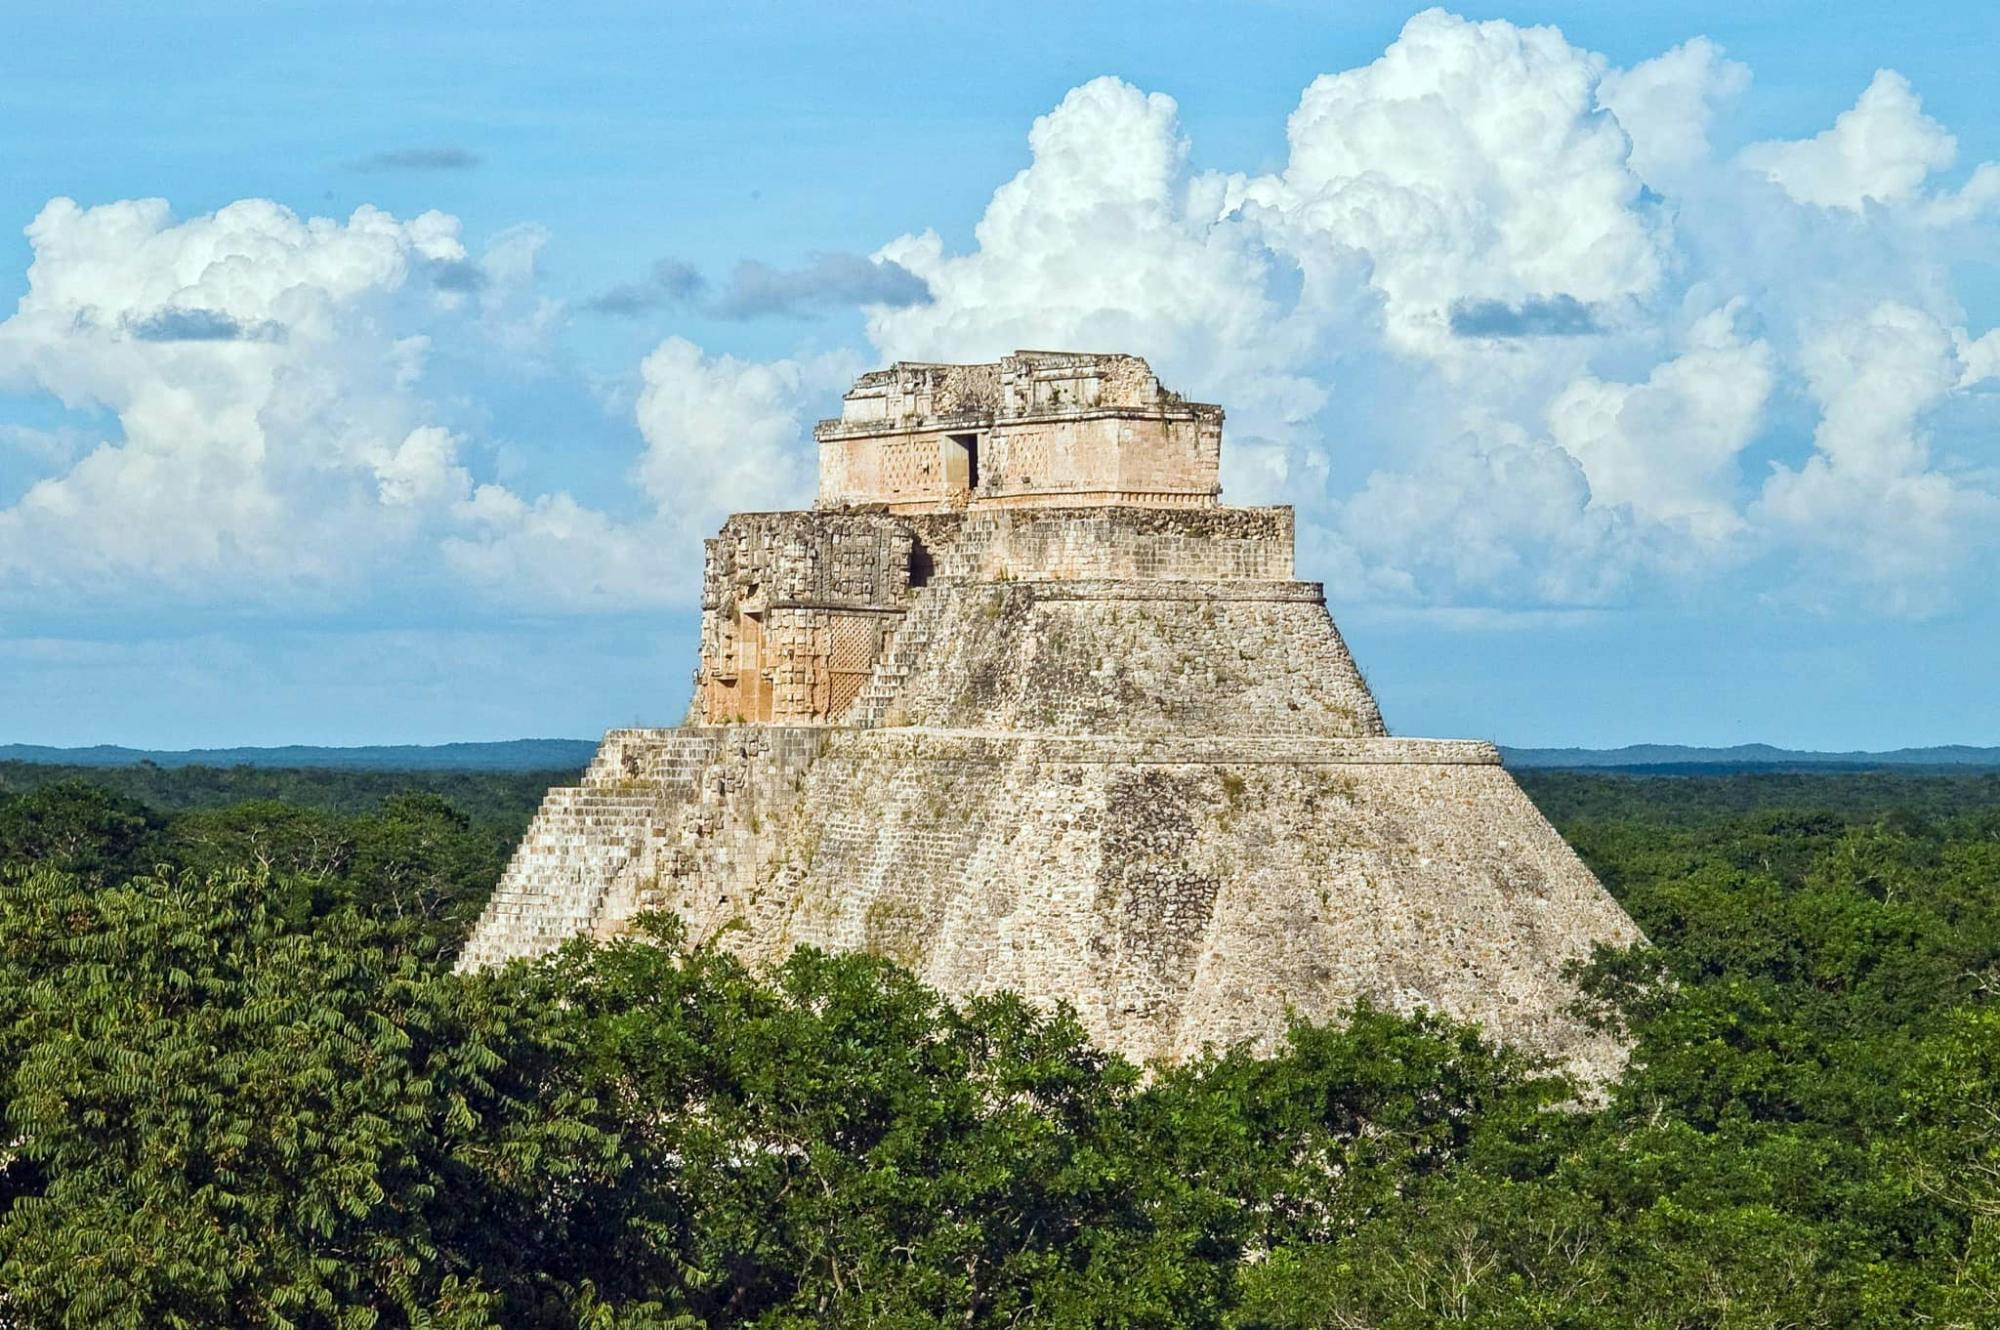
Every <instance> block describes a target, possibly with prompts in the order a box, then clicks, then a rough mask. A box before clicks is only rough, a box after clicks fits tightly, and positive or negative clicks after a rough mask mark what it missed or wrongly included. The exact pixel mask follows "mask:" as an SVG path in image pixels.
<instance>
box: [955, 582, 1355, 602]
mask: <svg viewBox="0 0 2000 1330" xmlns="http://www.w3.org/2000/svg"><path fill="white" fill-rule="evenodd" d="M934 585H937V586H956V587H959V588H961V589H967V590H970V589H977V590H981V591H987V592H1000V593H1003V594H1015V593H1022V594H1026V595H1028V596H1030V597H1032V598H1033V599H1035V600H1126V601H1158V600H1181V601H1197V602H1213V601H1258V602H1276V603H1282V604H1301V605H1324V604H1325V603H1326V590H1325V588H1324V587H1322V586H1321V585H1320V584H1319V583H1318V582H1256V581H1228V582H1224V581H1215V582H1193V581H1188V582H1154V581H1143V582H1142V581H1138V580H1136V579H1135V580H1131V581H1098V580H1095V579H1089V580H1086V579H1082V578H1079V579H1077V580H1075V581H1069V580H1065V579H1054V578H1047V579H1036V580H1032V581H1030V580H1027V579H1020V580H1010V581H1005V582H994V581H989V580H983V579H982V580H974V579H967V580H965V581H962V582H958V581H950V580H947V579H944V578H940V579H938V581H937V582H936V583H935V584H934Z"/></svg>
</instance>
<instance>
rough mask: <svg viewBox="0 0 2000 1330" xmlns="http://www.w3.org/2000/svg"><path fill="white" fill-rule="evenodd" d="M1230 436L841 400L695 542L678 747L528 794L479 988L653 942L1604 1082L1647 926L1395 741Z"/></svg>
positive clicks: (996, 369)
mask: <svg viewBox="0 0 2000 1330" xmlns="http://www.w3.org/2000/svg"><path fill="white" fill-rule="evenodd" d="M1222 419H1223V413H1222V410H1221V408H1220V407H1217V406H1210V405H1204V404H1201V403H1195V402H1187V401H1184V400H1183V399H1182V398H1181V397H1180V396H1179V395H1178V394H1176V393H1173V392H1170V391H1168V390H1166V389H1164V388H1162V387H1161V386H1160V384H1159V381H1158V380H1157V379H1156V378H1155V377H1154V376H1153V373H1152V371H1151V369H1150V368H1148V366H1147V364H1146V362H1145V361H1144V360H1141V359H1139V358H1138V357H1136V356H1127V355H1082V354H1073V353H1066V352H1065V353H1058V352H1042V351H1020V352H1016V353H1015V354H1014V355H1011V356H1008V357H1006V358H1005V359H1003V360H1001V361H999V362H998V363H997V364H985V365H941V364H911V363H898V364H896V365H893V366H891V367H890V368H888V369H886V370H881V371H877V372H874V373H870V374H866V375H863V376H862V378H861V379H860V381H859V382H857V383H856V384H855V386H854V388H853V389H852V390H851V391H850V392H849V393H848V394H847V396H846V398H845V399H844V401H843V402H842V405H841V413H840V416H839V417H838V418H837V419H833V420H826V421H822V422H821V423H820V424H819V426H818V427H817V429H816V430H815V431H814V435H815V438H816V439H817V442H818V446H819V454H820V493H819V498H818V501H817V502H816V503H815V505H814V507H813V508H812V509H811V510H810V511H802V512H777V513H739V514H737V515H736V516H734V517H731V518H730V519H729V520H728V521H727V522H725V523H724V524H723V527H722V530H721V532H720V533H719V534H717V535H716V536H715V537H714V538H713V539H711V540H710V541H709V542H708V547H707V561H706V567H705V570H704V575H703V584H702V587H703V589H702V626H701V650H700V659H699V662H698V663H697V666H696V669H695V678H694V696H693V701H692V703H691V704H690V708H689V715H688V717H687V720H686V723H685V724H683V725H681V726H679V727H677V728H672V729H625V730H613V731H611V732H610V733H609V734H607V735H606V736H605V739H604V743H603V746H602V747H601V748H600V749H599V750H598V754H597V757H596V759H595V760H594V761H593V762H592V763H591V766H590V768H589V769H588V770H587V771H586V772H585V773H584V777H583V781H582V783H581V784H580V785H577V786H573V787H563V788H558V789H554V790H551V791H550V792H549V795H548V797H547V799H546V800H545V801H544V802H543V805H542V808H541V811H540V812H539V813H538V814H537V815H536V818H535V821H534V824H533V825H532V827H531V828H530V829H529V832H528V834H527V837H526V838H525V839H524V840H523V841H522V843H521V845H520V847H519V849H518V850H516V852H515V855H514V859H513V861H512V863H511V864H510V865H509V866H508V869H507V872H506V875H505V877H504V878H503V880H502V881H501V883H500V886H499V888H498V889H497V890H496V891H495V893H494V896H493V898H492V901H491V903H490V904H489V905H488V906H487V909H486V912H485V914H484V915H483V916H482V918H481V919H480V921H479V924H478V926H477V927H476V929H475V930H474V933H473V936H472V938H471V941H470V942H469V943H468V944H467V947H466V950H465V952H464V954H463V956H462V957H461V959H460V965H461V967H462V968H470V967H475V966H479V965H485V964H491V963H495V962H498V961H501V960H505V959H508V958H511V957H516V956H530V955H535V954H538V953H540V952H543V951H546V950H548V949H550V948H552V947H554V946H556V945H558V944H559V943H560V942H562V941H563V940H564V939H565V938H567V937H570V936H573V935H576V934H583V933H589V934H596V935H600V936H604V935H609V934H612V933H615V932H616V931H618V930H619V929H620V928H621V927H622V926H624V925H625V923H626V922H627V921H629V920H630V919H631V918H632V917H633V916H634V915H635V914H636V913H638V912H639V911H642V910H647V909H670V910H672V911H674V912H675V913H677V914H679V915H680V916H681V918H682V919H683V920H684V921H685V923H686V924H687V926H688V930H689V934H690V937H691V939H692V940H694V941H698V942H706V941H714V942H715V943H717V944H718V945H723V946H727V947H729V948H731V949H733V950H735V951H738V952H740V953H742V954H743V955H745V956H746V957H747V958H748V959H750V960H751V961H753V962H755V963H759V964H768V963H774V962H776V961H778V960H780V959H782V958H783V957H784V956H785V955H786V954H788V953H789V952H790V951H791V949H792V948H794V947H795V946H798V945H800V944H812V945H815V946H819V947H824V948H830V949H859V950H866V951H871V952H875V953H878V954H882V955H886V956H889V957H892V958H894V959H895V960H897V961H899V962H901V963H903V964H905V965H907V966H909V967H910V968H911V969H913V970H914V971H916V972H917V974H918V975H919V976H921V977H922V978H923V979H925V980H926V981H927V982H929V983H931V984H933V985H934V986H936V987H937V988H939V989H941V990H942V991H944V992H947V993H953V994H971V993H981V992H989V991H994V990H998V989H1012V990H1014V991H1017V992H1020V993H1023V994H1025V995H1027V996H1029V997H1031V998H1033V999H1036V1000H1040V1001H1063V1002H1067V1003H1069V1004H1070V1005H1071V1006H1072V1007H1074V1008H1075V1009H1076V1011H1077V1013H1078V1015H1079V1016H1080V1018H1081V1019H1082V1020H1083V1022H1084V1024H1085V1026H1086V1027H1087V1028H1088V1029H1089V1030H1090V1031H1091V1032H1092V1034H1093V1035H1094V1036H1095V1037H1096V1038H1097V1039H1099V1040H1100V1041H1101V1042H1102V1043H1104V1044H1105V1045H1107V1046H1108V1047H1111V1048H1113V1049H1116V1050H1117V1051H1119V1052H1122V1053H1125V1054H1127V1055H1129V1056H1131V1057H1134V1058H1136V1059H1141V1060H1144V1059H1156V1058H1157V1059H1167V1060H1172V1059H1178V1058H1182V1057H1185V1056H1187V1055H1189V1054H1192V1053H1194V1052H1197V1051H1199V1050H1200V1049H1201V1048H1203V1047H1204V1046H1216V1047H1222V1046H1226V1045H1229V1044H1233V1043H1238V1042H1246V1041H1247V1042H1249V1043H1251V1044H1253V1045H1255V1046H1257V1047H1269V1046H1271V1045H1273V1044H1274V1043H1275V1042H1276V1041H1277V1040H1278V1039H1279V1038H1281V1037H1282V1035H1283V1032H1284V1029H1285V1025H1286V1021H1287V1019H1288V1016H1289V1015H1290V1014H1296V1015H1299V1016H1302V1017H1306V1018H1310V1019H1327V1018H1332V1017H1335V1016H1337V1015H1339V1014H1340V1013H1341V1012H1343V1011H1345V1010H1347V1009H1348V1008H1349V1007H1351V1006H1352V1004H1353V1003H1354V1002H1355V1001H1356V1000H1357V999H1362V998H1366V999H1369V1000H1371V1001H1373V1002H1374V1003H1376V1004H1377V1005H1378V1006H1386V1007H1390V1008H1393V1009H1396V1010H1403V1011H1409V1010H1414V1009H1417V1008H1420V1007H1428V1008H1432V1009H1436V1010H1440V1011H1443V1012H1446V1013H1448V1014H1450V1015H1453V1016H1456V1017H1459V1018H1461V1019H1469V1020H1475V1021H1478V1022H1480V1023H1481V1024H1483V1025H1484V1026H1485V1027H1486V1029H1487V1031H1488V1033H1489V1034H1491V1035H1493V1036H1495V1037H1498V1038H1500V1039H1503V1040H1506V1041H1508V1042H1511V1043H1514V1044H1516V1045H1519V1046H1523V1047H1525V1048H1527V1049H1529V1050H1530V1051H1533V1052H1536V1053H1540V1054H1544V1055H1548V1056H1551V1057H1554V1058H1557V1059H1560V1060H1562V1061H1564V1062H1566V1063H1567V1064H1568V1065H1570V1066H1571V1067H1572V1068H1573V1069H1575V1070H1577V1071H1579V1072H1580V1073H1582V1074H1584V1075H1585V1076H1588V1077H1591V1078H1598V1077H1602V1076H1606V1075H1608V1074H1610V1073H1611V1072H1612V1071H1613V1070H1614V1069H1615V1067H1616V1065H1617V1064H1618V1062H1619V1060H1620V1056H1621V1054H1620V1050H1619V1048H1618V1046H1617V1045H1616V1043H1615V1042H1613V1041H1612V1040H1611V1039H1610V1037H1609V1036H1607V1035H1605V1034H1603V1033H1601V1032H1598V1031H1595V1030H1593V1029H1591V1028H1589V1027H1587V1026H1586V1025H1585V1024H1584V1023H1583V1022H1582V1021H1580V1020H1579V1018H1578V1017H1577V1016H1576V1015H1575V1014H1574V1012H1573V1011H1572V1004H1573V999H1574V997H1575V992H1574V990H1573V988H1572V987H1571V985H1570V983H1569V981H1568V980H1567V979H1566V978H1565V977H1564V974H1563V967H1564V965H1565V963H1566V962H1568V961H1570V960H1572V959H1576V958H1579V957H1583V956H1586V955H1588V953H1589V952H1590V950H1591V948H1592V946H1593V945H1594V944H1597V943H1600V942H1601V943H1610V944H1621V943H1626V942H1630V941H1633V940H1636V939H1637V937H1638V932H1637V930H1636V929H1635V928H1634V926H1633V924H1632V922H1631V920H1630V919H1628V918H1627V917H1626V916H1625V914H1624V912H1623V911H1622V910H1620V909H1619V907H1618V906H1617V904H1616V903H1615V902H1613V901H1612V900H1611V898H1610V897H1609V896H1608V895H1607V894H1606V893H1605V891H1604V890H1603V888H1602V887H1601V886H1599V885H1598V883H1597V881H1596V880H1595V879H1594V878H1593V877H1592V876H1591V874H1590V872H1589V870H1588V869H1586V868H1585V867H1584V866H1583V864H1582V863H1581V862H1580V861H1579V860H1578V859H1577V858H1576V856H1575V855H1574V854H1573V853H1572V852H1571V851H1570V849H1569V847H1568V846H1567V845H1565V844H1564V843H1563V841H1562V839H1561V838H1560V837H1559V836H1557V835H1556V833H1555V831H1554V830H1553V828H1551V827H1550V826H1549V825H1548V823H1547V822H1546V821H1545V820H1544V819H1543V818H1542V817H1541V815H1540V814H1539V813H1538V812H1537V811H1536V810H1535V808H1534V806H1533V805H1532V804H1530V803H1529V802H1528V800H1527V798H1526V797H1525V796H1524V795H1523V794H1522V793H1521V791H1520V789H1519V788H1518V787H1517V786H1516V785H1515V784H1514V781H1513V779H1512V778H1511V777H1510V776H1508V775H1507V773H1506V772H1505V771H1504V770H1503V769H1502V768H1501V767H1500V765H1499V756H1498V754H1497V752H1496V751H1495V750H1494V748H1493V747H1492V746H1491V745H1490V744H1487V743H1483V742H1477V741H1466V740H1440V739H1410V738H1400V737H1391V736H1390V735H1389V734H1388V731H1387V730H1386V729H1385V728H1384V726H1383V723H1382V718H1381V715H1380V713H1379V711H1378V710H1377V708H1376V704H1375V700H1374V698H1373V696H1372V695H1371V694H1370V692H1369V690H1368V687H1367V684H1366V683H1365V682H1364V681H1363V680H1362V677H1361V675H1360V673H1359V671H1358V670H1357V669H1356V668H1355V665H1354V662H1353V660H1352V658H1351V657H1350V656H1349V655H1348V651H1347V648H1346V645H1345V644H1344V643H1343V642H1342V640H1341V637H1340V634H1339V632H1338V631H1337V630H1336V629H1335V627H1334V624H1333V620H1332V619H1331V618H1330V617H1329V616H1328V614H1327V610H1326V602H1325V598H1324V595H1323V593H1322V591H1321V588H1320V587H1319V586H1318V585H1317V584H1315V583H1311V582H1301V581H1298V580H1296V579H1295V577H1294V574H1293V567H1292V513H1291V510H1290V509H1289V508H1228V507H1223V506H1221V505H1220V503H1219V493H1220V484H1219V480H1218V476H1219V461H1220V456H1221V445H1222ZM716 446H717V447H727V446H728V440H726V439H718V440H716Z"/></svg>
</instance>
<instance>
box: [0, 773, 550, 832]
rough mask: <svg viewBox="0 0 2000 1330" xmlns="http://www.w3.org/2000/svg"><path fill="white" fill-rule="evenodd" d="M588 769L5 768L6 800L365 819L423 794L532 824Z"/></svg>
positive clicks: (472, 813)
mask: <svg viewBox="0 0 2000 1330" xmlns="http://www.w3.org/2000/svg"><path fill="white" fill-rule="evenodd" d="M580 771H581V768H565V769H558V770H552V771H361V770H344V769H343V770H329V769H324V768H297V767H252V766H234V767H204V766H187V767H161V766H154V765H152V764H150V763H140V764H137V765H133V766H119V767H100V766H63V765H59V764H55V763H45V762H0V796H4V795H6V794H8V793H19V792H22V791H27V790H35V789H40V788H42V787H43V786H46V785H57V784H62V783H65V782H71V783H74V782H82V783H84V784H88V785H92V786H95V787H97V788H100V789H104V790H109V791H111V792H112V793H114V794H117V795H120V796H122V797H124V798H127V799H133V800H137V801H138V802H139V803H142V804H145V805H146V806H147V807H148V808H149V809H152V810H154V811H155V812H159V813H178V812H183V811H186V810H188V809H195V808H223V807H227V806H228V805H230V804H239V803H246V802H248V801H250V800H253V799H276V800H279V801H281V802H283V803H288V804H292V805H294V806H296V807H299V808H311V809H314V810H316V811H318V812H322V813H362V812H368V811H371V810H373V809H376V808H379V807H381V806H382V803H383V801H384V800H386V799H388V798H389V797H390V796H392V795H395V794H402V793H408V792H410V791H414V790H421V791H424V792H425V793H428V794H435V795H438V796H440V797H442V798H444V799H446V800H448V801H450V802H451V803H452V804H453V805H454V806H455V807H457V808H458V809H459V810H460V811H461V812H463V813H465V814H466V815H467V816H468V817H473V818H477V819H482V820H487V821H494V822H507V823H510V824H511V823H521V824H523V825H525V823H526V820H527V818H528V817H529V816H531V815H532V814H533V813H534V811H535V807H536V805H537V804H539V803H541V801H542V795H543V794H545V793H547V792H548V788H549V787H550V786H551V785H566V784H574V783H575V782H576V780H577V777H578V775H579V773H580Z"/></svg>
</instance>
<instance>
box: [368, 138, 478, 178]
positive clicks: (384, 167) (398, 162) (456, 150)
mask: <svg viewBox="0 0 2000 1330" xmlns="http://www.w3.org/2000/svg"><path fill="white" fill-rule="evenodd" d="M479 163H480V156H479V154H478V153H476V152H474V151H472V150H471V149H470V148H460V147H454V146H451V145H448V144H447V145H439V146H436V147H429V148H391V149H389V150H387V151H385V152H375V153H370V154H369V155H368V156H366V157H357V158H355V159H354V160H352V161H350V162H348V163H347V169H348V170H350V171H366V172H381V171H465V170H469V169H471V168H472V167H475V166H477V165H479Z"/></svg>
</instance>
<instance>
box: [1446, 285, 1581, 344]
mask: <svg viewBox="0 0 2000 1330" xmlns="http://www.w3.org/2000/svg"><path fill="white" fill-rule="evenodd" d="M1451 330H1452V331H1453V332H1454V333H1457V334H1458V335H1459V336H1460V337H1581V336H1584V335H1586V334H1588V333H1594V332H1602V331H1603V328H1602V327H1601V326H1600V325H1599V324H1598V322H1597V311H1596V310H1594V309H1592V308H1591V307H1590V306H1589V305H1586V304H1584V303H1583V302H1582V301H1581V300H1578V299H1577V298H1576V297H1575V296H1568V295H1558V296H1548V297H1542V296H1529V297H1528V298H1527V299H1526V300H1523V301H1521V302H1519V303H1518V304H1510V303H1509V302H1507V301H1505V300H1461V301H1458V302H1457V303H1456V304H1454V305H1453V306H1452V307H1451Z"/></svg>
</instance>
